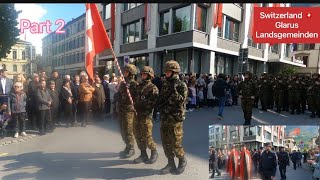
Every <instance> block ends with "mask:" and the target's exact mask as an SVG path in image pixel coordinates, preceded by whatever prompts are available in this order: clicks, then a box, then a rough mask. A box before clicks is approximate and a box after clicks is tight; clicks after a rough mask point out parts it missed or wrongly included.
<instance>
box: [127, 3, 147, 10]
mask: <svg viewBox="0 0 320 180" xmlns="http://www.w3.org/2000/svg"><path fill="white" fill-rule="evenodd" d="M141 4H143V3H124V4H123V11H126V10H129V9H133V8H135V7H137V6H140V5H141Z"/></svg>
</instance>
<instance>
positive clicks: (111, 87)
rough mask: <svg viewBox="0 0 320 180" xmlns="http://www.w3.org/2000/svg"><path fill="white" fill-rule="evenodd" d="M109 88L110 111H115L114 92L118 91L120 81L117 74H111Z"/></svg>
mask: <svg viewBox="0 0 320 180" xmlns="http://www.w3.org/2000/svg"><path fill="white" fill-rule="evenodd" d="M108 87H109V90H110V102H111V105H110V113H111V114H112V113H113V106H114V104H113V100H114V94H116V93H117V92H118V82H117V79H116V77H115V76H111V78H110V82H109V84H108Z"/></svg>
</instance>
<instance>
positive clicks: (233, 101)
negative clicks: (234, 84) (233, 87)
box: [232, 96, 238, 105]
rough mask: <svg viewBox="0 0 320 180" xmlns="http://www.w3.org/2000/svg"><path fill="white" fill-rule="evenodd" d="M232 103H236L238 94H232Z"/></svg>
mask: <svg viewBox="0 0 320 180" xmlns="http://www.w3.org/2000/svg"><path fill="white" fill-rule="evenodd" d="M232 104H233V105H238V96H232Z"/></svg>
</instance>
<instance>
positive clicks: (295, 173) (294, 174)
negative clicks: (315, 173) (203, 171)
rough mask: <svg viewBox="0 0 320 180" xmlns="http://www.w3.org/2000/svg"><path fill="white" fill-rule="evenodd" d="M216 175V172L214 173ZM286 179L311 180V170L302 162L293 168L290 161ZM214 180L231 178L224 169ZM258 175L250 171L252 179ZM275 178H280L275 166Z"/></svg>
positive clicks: (228, 179) (255, 178) (257, 177)
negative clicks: (299, 165) (295, 168)
mask: <svg viewBox="0 0 320 180" xmlns="http://www.w3.org/2000/svg"><path fill="white" fill-rule="evenodd" d="M211 174H212V172H210V174H209V177H210V176H211ZM216 175H217V174H216ZM286 175H287V180H302V179H304V180H311V179H312V171H311V169H310V166H309V165H308V164H302V167H299V168H297V170H294V169H293V166H292V163H291V166H289V167H287V173H286ZM214 179H215V180H232V178H230V176H229V175H228V173H226V172H225V171H224V170H223V171H222V173H221V176H215V178H214ZM260 179H261V178H259V175H258V174H257V173H252V180H260ZM276 179H277V180H280V179H281V176H280V172H279V168H278V167H277V173H276Z"/></svg>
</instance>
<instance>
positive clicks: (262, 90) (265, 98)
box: [259, 73, 271, 111]
mask: <svg viewBox="0 0 320 180" xmlns="http://www.w3.org/2000/svg"><path fill="white" fill-rule="evenodd" d="M260 82H261V83H260V84H259V95H260V102H261V106H262V108H261V110H263V111H267V106H268V103H269V99H270V91H271V90H270V86H271V84H270V83H269V80H268V79H267V74H266V73H263V74H262V76H261V77H260Z"/></svg>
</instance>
